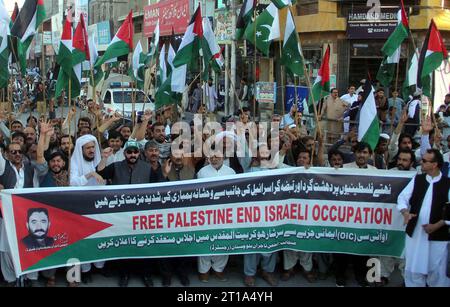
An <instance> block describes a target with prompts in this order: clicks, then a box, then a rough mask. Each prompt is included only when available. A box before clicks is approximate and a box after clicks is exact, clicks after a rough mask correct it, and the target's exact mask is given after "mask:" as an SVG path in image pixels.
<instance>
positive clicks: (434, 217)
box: [397, 149, 450, 287]
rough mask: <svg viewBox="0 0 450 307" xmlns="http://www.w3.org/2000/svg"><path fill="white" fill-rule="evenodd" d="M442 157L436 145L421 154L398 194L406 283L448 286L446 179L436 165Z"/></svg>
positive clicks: (449, 209)
mask: <svg viewBox="0 0 450 307" xmlns="http://www.w3.org/2000/svg"><path fill="white" fill-rule="evenodd" d="M443 163H444V161H443V158H442V154H441V153H440V152H439V151H438V150H437V149H428V150H427V152H426V153H425V155H424V156H423V158H422V173H423V174H421V175H416V176H415V177H414V178H413V179H412V180H411V181H410V182H409V184H408V185H407V186H406V187H405V188H404V189H403V191H402V192H401V193H400V195H399V196H398V200H397V209H398V210H399V211H400V212H401V214H402V215H403V219H404V224H405V225H406V234H407V236H406V240H405V261H406V267H405V285H406V287H425V286H427V285H428V286H429V287H449V286H450V279H449V278H447V276H446V266H447V253H448V251H447V245H448V241H449V239H450V235H449V232H448V230H449V225H450V207H449V203H448V202H449V190H450V180H449V178H448V177H446V176H443V175H442V173H441V171H440V169H441V167H442V165H443Z"/></svg>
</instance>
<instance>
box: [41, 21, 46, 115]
mask: <svg viewBox="0 0 450 307" xmlns="http://www.w3.org/2000/svg"><path fill="white" fill-rule="evenodd" d="M41 31H42V37H41V63H40V64H41V76H42V78H41V82H42V86H43V88H44V90H43V92H42V97H43V99H44V102H43V103H44V106H45V110H46V111H47V102H46V97H45V91H46V88H45V73H44V67H45V65H44V61H45V52H44V24H42V25H41ZM44 122H47V113H45V114H44Z"/></svg>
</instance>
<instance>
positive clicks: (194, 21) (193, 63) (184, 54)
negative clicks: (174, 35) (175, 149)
mask: <svg viewBox="0 0 450 307" xmlns="http://www.w3.org/2000/svg"><path fill="white" fill-rule="evenodd" d="M202 39H203V25H202V13H201V9H200V6H198V7H197V9H196V10H195V13H194V15H193V16H192V18H191V21H190V22H189V25H188V27H187V29H186V32H185V33H184V36H183V39H182V40H181V44H180V47H179V48H178V52H177V54H176V56H175V59H174V60H173V66H175V67H179V66H182V65H185V64H186V65H188V68H190V69H195V68H196V67H197V62H198V61H197V59H198V56H199V52H200V47H201V40H202Z"/></svg>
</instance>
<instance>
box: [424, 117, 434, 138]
mask: <svg viewBox="0 0 450 307" xmlns="http://www.w3.org/2000/svg"><path fill="white" fill-rule="evenodd" d="M431 130H433V124H432V123H431V117H430V116H427V117H426V118H425V120H424V121H423V122H422V133H423V134H429V133H430V132H431Z"/></svg>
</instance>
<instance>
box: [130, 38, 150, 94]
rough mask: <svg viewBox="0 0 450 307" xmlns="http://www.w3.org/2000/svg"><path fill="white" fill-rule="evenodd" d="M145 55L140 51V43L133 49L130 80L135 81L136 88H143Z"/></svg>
mask: <svg viewBox="0 0 450 307" xmlns="http://www.w3.org/2000/svg"><path fill="white" fill-rule="evenodd" d="M146 59H147V55H146V54H145V53H144V51H143V50H142V45H141V41H139V42H138V44H137V45H136V48H134V52H133V59H132V62H131V63H132V72H133V73H132V78H133V79H135V80H136V81H137V86H138V88H140V89H142V88H144V74H145V60H146Z"/></svg>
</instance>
